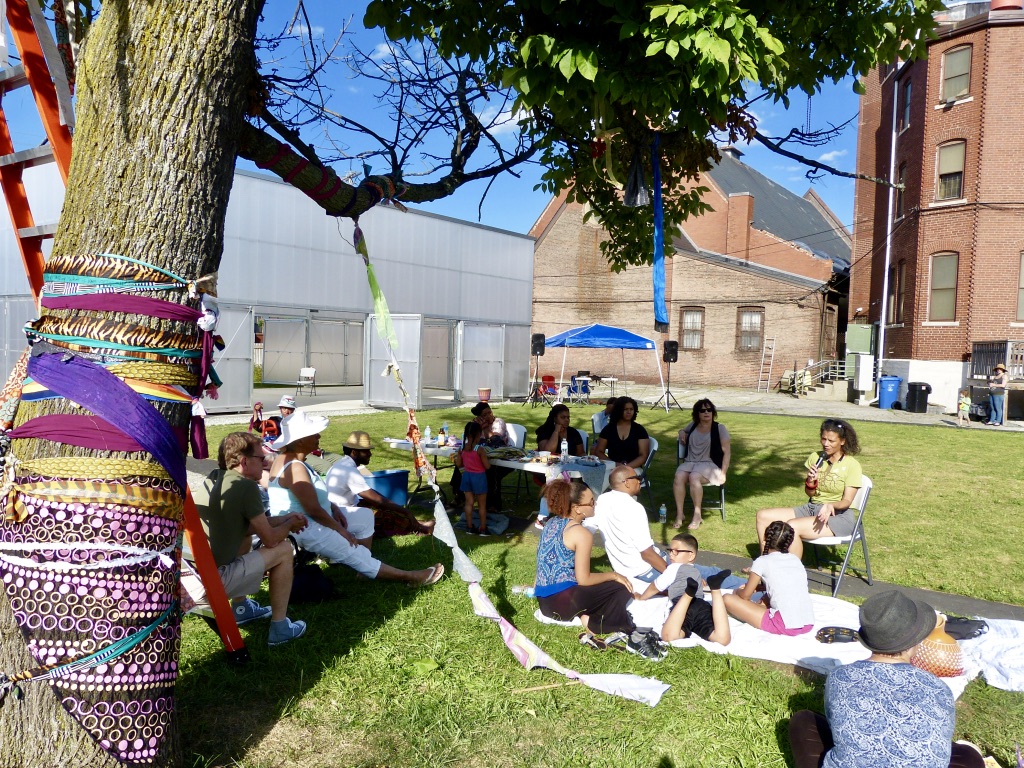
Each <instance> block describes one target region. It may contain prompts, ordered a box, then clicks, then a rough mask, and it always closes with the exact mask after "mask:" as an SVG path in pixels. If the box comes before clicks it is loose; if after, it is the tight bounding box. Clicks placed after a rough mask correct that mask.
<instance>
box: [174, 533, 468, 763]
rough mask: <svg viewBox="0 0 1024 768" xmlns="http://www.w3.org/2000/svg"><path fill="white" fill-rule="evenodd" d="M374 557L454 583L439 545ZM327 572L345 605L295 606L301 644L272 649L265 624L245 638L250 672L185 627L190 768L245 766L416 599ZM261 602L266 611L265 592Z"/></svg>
mask: <svg viewBox="0 0 1024 768" xmlns="http://www.w3.org/2000/svg"><path fill="white" fill-rule="evenodd" d="M406 541H408V540H406ZM373 552H374V556H375V557H377V558H378V559H380V560H381V561H382V562H385V563H387V564H388V565H392V566H395V567H398V568H405V569H417V568H424V567H428V566H429V565H433V564H434V563H436V562H442V563H444V564H445V568H446V575H445V579H447V578H450V573H451V556H450V553H449V550H448V548H447V547H446V546H444V545H443V544H441V543H440V542H438V541H437V540H436V539H434V538H433V537H424V538H418V539H416V540H415V542H411V543H404V542H403V545H401V546H399V545H397V544H396V543H395V542H393V541H390V540H387V539H382V540H380V541H378V542H375V544H374V548H373ZM324 572H325V573H326V574H327V575H328V576H329V577H330V578H331V580H332V581H333V582H334V583H335V586H336V587H337V590H338V594H339V596H338V597H337V598H336V599H334V600H330V601H327V602H323V603H313V604H301V605H291V606H289V609H288V616H289V618H291V619H292V620H296V619H300V620H302V621H305V622H306V624H307V631H306V634H305V635H303V636H302V637H301V638H298V639H296V640H293V641H291V642H289V643H287V644H285V645H281V646H277V647H274V648H270V647H268V645H267V638H268V631H269V622H268V621H257V622H252V623H250V624H246V625H245V626H244V627H242V628H241V633H242V637H243V640H244V641H245V644H246V648H247V649H248V650H249V653H250V655H251V657H252V660H251V661H250V662H249V663H248V664H244V665H236V664H232V663H230V662H229V661H228V659H227V656H226V655H225V652H224V649H223V646H222V645H221V643H220V639H219V638H218V637H217V635H216V634H215V633H213V632H211V631H209V629H208V628H207V626H206V624H205V622H203V621H202V619H200V618H198V617H193V616H188V617H185V620H184V622H183V628H182V634H183V641H182V654H181V661H180V668H179V677H178V683H177V687H176V693H177V711H178V715H179V718H180V724H181V733H182V736H183V738H182V740H183V743H184V744H186V745H188V746H187V748H188V750H189V751H190V755H189V759H188V764H189V765H196V766H207V765H211V766H212V765H224V764H233V762H234V761H237V760H241V759H242V758H243V757H245V755H246V753H247V752H248V750H250V749H251V748H252V746H253V745H254V744H256V743H259V742H261V741H262V740H263V739H264V738H265V737H266V736H267V734H269V733H270V731H271V730H273V729H274V727H275V726H276V725H277V724H278V722H279V721H280V720H281V719H282V718H283V717H285V716H287V715H289V714H290V713H291V712H292V710H293V709H294V708H295V707H301V706H302V702H303V699H304V698H305V696H306V694H307V693H308V692H309V691H310V689H312V688H313V687H315V686H317V685H318V684H320V682H321V679H322V677H323V676H324V674H325V672H327V671H328V670H332V669H333V668H334V667H335V666H336V665H337V663H338V661H339V660H341V659H344V658H345V657H346V656H349V655H351V653H352V651H353V650H354V649H355V648H357V647H358V646H360V645H362V644H363V643H364V642H365V638H366V636H367V634H368V633H372V632H373V631H374V630H376V629H377V628H379V627H380V626H382V625H383V624H385V623H386V622H387V621H389V620H390V619H391V618H392V617H394V616H395V615H396V614H397V613H398V612H400V611H402V610H404V609H406V608H409V607H412V604H413V603H414V602H415V601H416V599H417V597H418V593H419V590H417V589H415V588H410V587H408V586H407V585H406V584H405V583H404V582H388V581H375V580H370V579H363V578H358V577H357V576H356V574H355V572H354V571H352V570H350V569H348V568H338V567H335V568H326V567H325V568H324ZM456 578H458V577H456ZM441 584H444V581H442V582H441ZM433 588H435V587H425V588H423V589H425V590H429V589H433ZM256 599H257V600H258V601H259V602H260V603H262V604H265V605H266V604H269V598H268V596H267V593H266V587H265V586H264V590H263V591H262V592H261V593H260V594H259V595H257V598H256ZM263 757H270V756H267V755H264V756H263Z"/></svg>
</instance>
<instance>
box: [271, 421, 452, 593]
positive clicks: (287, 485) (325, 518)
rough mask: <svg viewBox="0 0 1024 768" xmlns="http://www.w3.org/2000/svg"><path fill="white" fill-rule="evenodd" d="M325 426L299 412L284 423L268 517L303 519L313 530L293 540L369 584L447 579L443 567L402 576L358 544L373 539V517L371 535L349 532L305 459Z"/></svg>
mask: <svg viewBox="0 0 1024 768" xmlns="http://www.w3.org/2000/svg"><path fill="white" fill-rule="evenodd" d="M326 427H327V419H326V418H325V417H323V416H310V415H307V414H306V413H305V412H303V411H301V410H298V411H295V413H293V414H292V415H291V416H287V417H285V418H284V419H282V421H281V436H280V437H279V438H278V439H277V440H275V441H274V444H273V445H274V448H275V449H276V450H277V451H278V455H277V457H276V458H275V459H274V463H273V464H272V465H271V467H270V485H269V494H270V514H271V515H274V516H276V515H285V514H288V513H290V512H301V513H302V514H304V515H305V516H306V517H307V518H308V519H309V525H308V526H307V527H306V528H305V529H304V530H302V531H300V532H299V533H298V534H296V535H295V540H296V541H297V542H298V544H299V546H301V547H303V548H304V549H307V550H309V551H310V552H315V553H316V554H318V555H319V556H320V557H322V558H324V559H325V560H327V561H328V562H329V563H330V564H331V565H338V564H341V565H347V566H348V567H349V568H352V569H353V570H355V571H356V572H358V573H361V574H363V575H364V576H366V577H368V578H371V579H388V580H391V581H407V582H409V583H410V584H413V585H418V586H428V585H430V584H435V583H436V582H437V581H438V580H439V579H440V578H441V576H443V575H444V566H443V565H442V564H441V563H437V564H436V565H434V566H433V567H431V568H424V569H423V570H420V571H403V570H401V569H399V568H393V567H391V566H390V565H386V564H384V563H382V562H381V561H380V560H377V559H376V558H375V557H373V555H371V554H370V550H369V549H367V548H366V547H364V546H363V545H361V544H360V543H359V540H361V539H365V540H368V539H369V538H370V537H372V536H373V523H372V518H371V522H370V527H369V530H368V531H363V530H350V528H349V525H348V521H347V520H346V518H345V515H344V513H343V512H342V511H341V510H339V509H338V508H337V507H335V506H333V505H332V504H331V502H330V500H329V498H328V495H327V485H326V483H324V481H323V479H322V478H321V477H320V475H318V474H317V473H316V472H315V471H314V470H313V469H312V468H311V467H309V465H307V464H306V463H305V458H306V455H307V454H308V453H310V452H311V451H315V450H316V449H317V447H318V446H319V445H320V433H321V432H323V431H324V429H326Z"/></svg>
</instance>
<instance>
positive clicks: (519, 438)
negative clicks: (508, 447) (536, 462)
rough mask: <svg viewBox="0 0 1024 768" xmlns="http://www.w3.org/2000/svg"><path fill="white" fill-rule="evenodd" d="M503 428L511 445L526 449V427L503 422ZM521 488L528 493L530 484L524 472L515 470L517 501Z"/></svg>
mask: <svg viewBox="0 0 1024 768" xmlns="http://www.w3.org/2000/svg"><path fill="white" fill-rule="evenodd" d="M505 428H506V429H507V430H508V436H509V439H511V440H512V446H513V447H514V448H519V449H520V450H523V451H525V450H526V427H524V426H523V425H522V424H509V423H508V422H505ZM523 488H525V489H526V495H527V496H529V495H530V486H529V485H528V484H527V482H526V473H525V472H516V501H519V491H520V490H522V489H523Z"/></svg>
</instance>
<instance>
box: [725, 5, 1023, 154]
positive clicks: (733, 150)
mask: <svg viewBox="0 0 1024 768" xmlns="http://www.w3.org/2000/svg"><path fill="white" fill-rule="evenodd" d="M1016 2H1020V0H1016ZM718 151H719V152H721V153H722V154H723V155H729V157H731V158H732V159H733V160H739V159H740V158H741V157H743V153H742V152H740V150H739V148H738V147H736V146H734V145H732V144H725V145H723V146H721V147H719V148H718Z"/></svg>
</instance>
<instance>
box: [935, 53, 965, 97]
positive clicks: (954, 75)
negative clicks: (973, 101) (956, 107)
mask: <svg viewBox="0 0 1024 768" xmlns="http://www.w3.org/2000/svg"><path fill="white" fill-rule="evenodd" d="M970 90H971V46H969V45H965V46H962V47H960V48H954V49H953V50H951V51H946V53H945V54H943V56H942V100H943V101H956V100H957V99H959V98H960V97H962V96H966V95H967V94H968V93H970Z"/></svg>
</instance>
